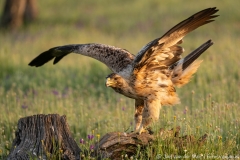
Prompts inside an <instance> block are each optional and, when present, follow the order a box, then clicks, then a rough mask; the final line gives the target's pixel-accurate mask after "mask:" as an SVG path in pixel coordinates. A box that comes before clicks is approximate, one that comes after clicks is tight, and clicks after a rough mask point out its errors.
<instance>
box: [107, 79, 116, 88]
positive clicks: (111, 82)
mask: <svg viewBox="0 0 240 160" xmlns="http://www.w3.org/2000/svg"><path fill="white" fill-rule="evenodd" d="M113 84H114V82H113V81H112V80H111V78H107V79H106V83H105V85H106V87H111V86H112V85H113Z"/></svg>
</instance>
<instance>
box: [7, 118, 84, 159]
mask: <svg viewBox="0 0 240 160" xmlns="http://www.w3.org/2000/svg"><path fill="white" fill-rule="evenodd" d="M17 127H18V128H17V131H16V132H15V136H16V137H15V139H14V141H13V144H12V149H11V151H10V154H9V155H8V159H9V160H14V159H16V160H20V159H23V160H26V159H34V158H39V157H41V158H42V159H50V158H54V159H55V158H56V159H57V158H58V157H59V156H60V157H61V159H80V157H79V155H80V152H81V150H80V148H79V147H78V145H77V143H76V142H75V141H74V139H73V138H72V137H71V133H70V130H69V127H68V124H67V122H66V117H65V116H59V115H57V114H50V115H34V116H30V117H25V118H21V119H20V120H19V121H18V126H17Z"/></svg>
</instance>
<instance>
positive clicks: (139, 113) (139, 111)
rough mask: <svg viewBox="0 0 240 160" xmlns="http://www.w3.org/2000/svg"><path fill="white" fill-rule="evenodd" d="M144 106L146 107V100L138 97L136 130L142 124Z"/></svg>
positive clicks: (136, 103) (135, 116)
mask: <svg viewBox="0 0 240 160" xmlns="http://www.w3.org/2000/svg"><path fill="white" fill-rule="evenodd" d="M143 108H144V100H141V99H136V100H135V115H134V119H135V131H137V130H139V128H140V126H141V124H142V114H143Z"/></svg>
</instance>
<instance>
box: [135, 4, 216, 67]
mask: <svg viewBox="0 0 240 160" xmlns="http://www.w3.org/2000/svg"><path fill="white" fill-rule="evenodd" d="M217 11H218V10H217V9H216V8H215V7H214V8H208V9H205V10H202V11H200V12H198V13H196V14H194V15H192V16H190V17H189V18H187V19H185V20H184V21H182V22H180V23H178V24H177V25H176V26H174V27H173V28H172V29H170V30H169V31H168V32H167V33H165V34H164V35H163V36H162V37H160V38H157V39H155V40H153V41H151V42H149V43H148V44H147V45H146V46H144V47H143V48H142V49H141V50H140V51H139V53H138V54H137V56H136V58H135V59H134V63H135V66H134V67H135V69H139V68H141V67H142V66H143V65H145V64H146V63H149V62H150V60H148V59H153V57H159V56H160V57H163V56H161V54H164V57H165V58H163V59H162V60H161V59H159V60H160V61H159V62H160V63H161V64H165V65H170V64H171V63H175V62H176V61H178V60H179V59H180V58H181V57H180V54H182V53H183V50H179V51H177V52H175V54H173V55H174V56H177V57H175V58H174V59H172V56H166V54H169V55H171V54H172V51H173V49H174V48H175V47H178V46H177V45H178V44H181V43H182V39H183V37H184V36H185V35H186V34H187V33H189V32H191V31H193V30H194V29H196V28H198V27H200V26H202V25H205V24H207V23H210V22H212V21H214V20H212V18H215V17H217V15H213V14H215V13H216V12H217ZM168 49H169V50H170V51H169V52H166V51H167V50H168Z"/></svg>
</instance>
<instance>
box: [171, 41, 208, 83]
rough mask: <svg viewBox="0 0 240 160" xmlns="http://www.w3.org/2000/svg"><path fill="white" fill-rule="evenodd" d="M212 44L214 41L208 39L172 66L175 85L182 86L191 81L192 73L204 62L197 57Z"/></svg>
mask: <svg viewBox="0 0 240 160" xmlns="http://www.w3.org/2000/svg"><path fill="white" fill-rule="evenodd" d="M211 45H213V42H212V41H211V40H208V41H207V42H205V43H204V44H202V45H201V46H200V47H198V48H197V49H196V50H194V51H193V52H191V53H190V54H188V55H187V56H186V57H185V58H183V59H181V60H179V61H178V62H176V63H175V64H173V65H172V66H171V69H172V70H173V74H172V82H173V84H174V85H175V86H177V87H181V86H183V85H185V84H187V83H188V82H189V80H190V79H191V77H192V75H193V74H194V73H195V72H196V71H197V69H198V67H199V66H200V64H201V62H202V60H196V59H197V58H198V57H199V56H200V55H201V54H202V53H203V52H204V51H206V50H207V49H208V48H209V47H210V46H211Z"/></svg>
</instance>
